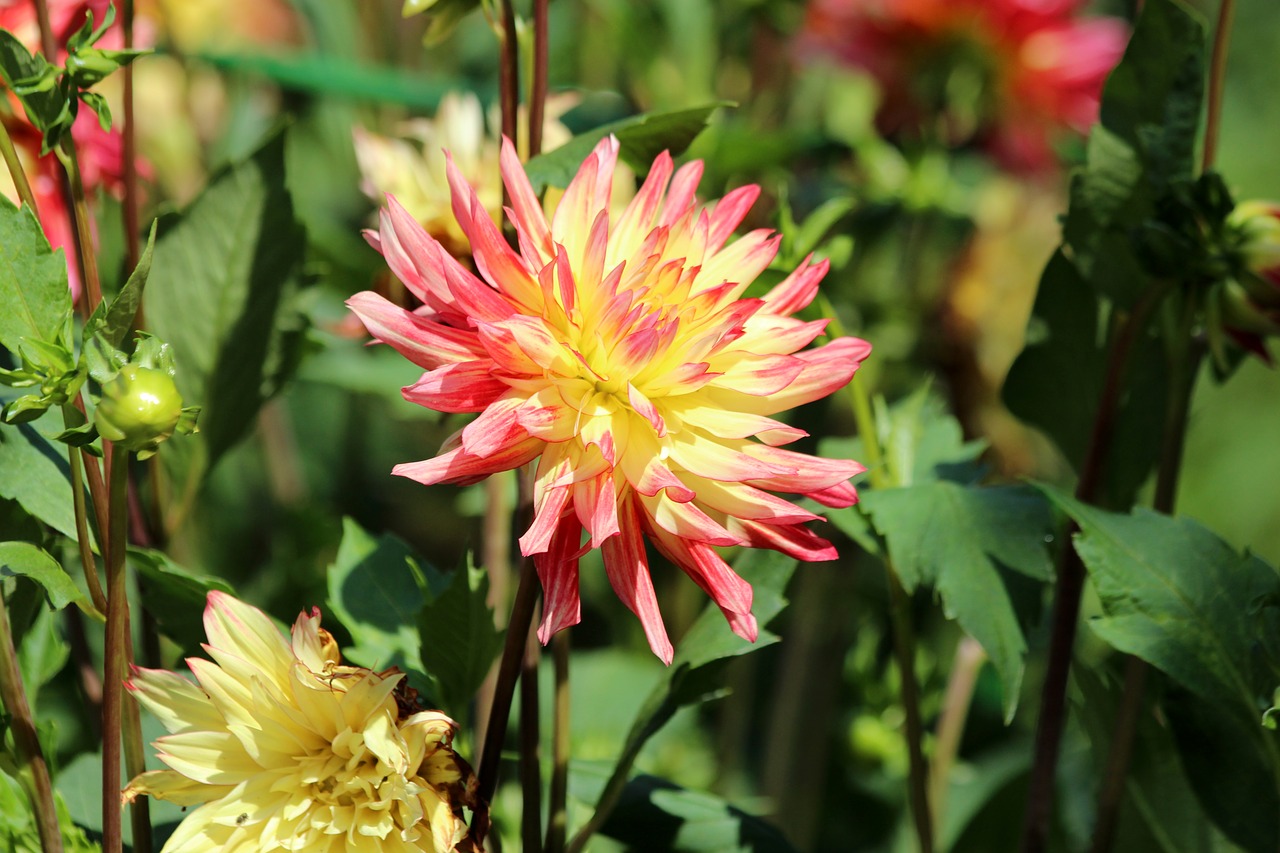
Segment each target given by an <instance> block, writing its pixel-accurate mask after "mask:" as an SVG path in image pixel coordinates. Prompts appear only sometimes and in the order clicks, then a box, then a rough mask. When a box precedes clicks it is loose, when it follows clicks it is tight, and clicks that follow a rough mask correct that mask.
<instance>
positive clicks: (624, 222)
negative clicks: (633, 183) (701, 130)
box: [609, 151, 673, 262]
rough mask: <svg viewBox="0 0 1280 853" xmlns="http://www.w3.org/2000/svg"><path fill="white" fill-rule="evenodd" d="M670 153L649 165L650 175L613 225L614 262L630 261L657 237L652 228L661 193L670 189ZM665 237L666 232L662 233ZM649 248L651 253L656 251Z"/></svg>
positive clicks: (611, 242) (660, 201) (664, 154)
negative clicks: (668, 187) (642, 247)
mask: <svg viewBox="0 0 1280 853" xmlns="http://www.w3.org/2000/svg"><path fill="white" fill-rule="evenodd" d="M672 168H673V166H672V162H671V154H670V153H668V152H666V151H663V152H662V153H661V154H659V155H658V157H657V159H655V160H654V161H653V165H652V166H650V167H649V174H648V176H647V177H646V178H645V179H644V184H642V185H641V187H640V190H639V192H637V193H636V194H635V196H634V197H633V198H632V199H631V201H630V202H629V203H628V204H627V207H626V210H624V211H623V212H622V216H621V217H620V218H619V219H618V223H617V226H616V227H615V228H614V237H613V240H611V241H610V244H611V246H612V247H615V248H614V249H613V251H614V254H611V255H610V256H609V259H610V260H611V261H614V262H617V261H630V260H632V259H633V257H634V255H635V253H636V252H637V248H638V247H640V246H642V244H644V243H645V242H647V240H650V239H656V238H657V237H658V232H657V231H656V230H655V229H654V228H653V218H654V216H655V215H656V214H657V212H658V207H659V205H661V204H662V195H663V193H664V192H665V191H666V189H667V181H668V180H670V178H671V172H672ZM663 237H664V239H665V235H663ZM653 251H654V249H653V248H652V247H650V248H649V249H648V252H653Z"/></svg>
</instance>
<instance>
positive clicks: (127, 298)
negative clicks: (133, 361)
mask: <svg viewBox="0 0 1280 853" xmlns="http://www.w3.org/2000/svg"><path fill="white" fill-rule="evenodd" d="M158 224H159V223H157V222H153V223H152V224H151V234H150V235H148V237H147V245H146V248H145V249H143V251H142V257H140V258H139V259H138V266H137V267H136V268H135V269H134V271H133V272H132V273H131V274H130V275H129V280H128V281H126V282H125V283H124V287H122V288H120V292H119V293H118V294H116V298H115V299H113V300H111V306H110V307H109V308H104V307H102V306H99V308H98V310H97V311H95V312H94V313H93V316H92V317H90V318H89V322H88V323H86V324H85V329H84V336H85V339H86V340H88V339H89V338H91V337H93V336H94V335H96V334H101V335H102V336H103V337H104V338H105V339H106V342H107V343H109V344H110V345H111V346H113V347H117V348H118V347H119V346H120V344H121V343H123V342H124V339H125V336H126V335H128V334H129V330H130V329H131V328H133V320H134V318H135V317H137V316H138V306H139V305H141V304H142V289H143V288H144V287H146V286H147V276H148V275H150V274H151V257H152V252H153V251H154V250H155V245H156V226H157V225H158Z"/></svg>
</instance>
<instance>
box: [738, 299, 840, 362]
mask: <svg viewBox="0 0 1280 853" xmlns="http://www.w3.org/2000/svg"><path fill="white" fill-rule="evenodd" d="M766 309H767V306H766V308H762V309H761V310H760V311H759V312H758V313H756V314H754V315H752V317H751V318H750V319H748V320H747V322H746V323H745V324H744V328H743V330H742V335H741V337H739V338H738V339H737V340H736V341H734V342H733V346H734V349H741V350H746V351H747V352H753V353H755V354H757V355H768V354H772V353H781V354H787V355H790V354H792V353H795V354H797V355H799V353H796V350H798V349H800V348H802V347H806V346H808V345H809V344H811V343H813V342H814V341H815V340H817V338H818V336H819V335H821V334H822V333H823V332H824V331H826V328H827V323H828V321H827V320H810V321H809V322H807V323H806V322H802V321H800V320H795V319H792V318H791V317H781V316H779V315H777V314H769V313H767V310H766Z"/></svg>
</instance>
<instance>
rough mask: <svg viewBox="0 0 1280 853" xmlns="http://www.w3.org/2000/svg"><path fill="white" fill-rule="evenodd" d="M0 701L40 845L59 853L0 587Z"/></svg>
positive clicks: (44, 768) (43, 766)
mask: <svg viewBox="0 0 1280 853" xmlns="http://www.w3.org/2000/svg"><path fill="white" fill-rule="evenodd" d="M0 702H3V704H4V707H5V710H6V711H7V712H8V714H9V731H11V732H12V733H13V744H14V747H15V749H16V751H17V757H18V769H19V779H20V780H21V782H22V783H23V785H22V786H23V787H24V788H26V792H27V797H28V798H29V799H30V800H31V807H32V809H33V810H34V812H35V818H36V832H37V833H38V834H39V836H40V848H41V849H42V850H44V851H46V853H62V832H61V830H59V829H58V812H57V809H56V808H55V807H54V802H53V781H52V779H50V777H49V765H48V764H47V763H45V760H44V752H43V751H42V750H41V749H40V739H39V737H38V736H37V735H36V726H35V720H34V719H33V718H32V716H31V706H30V705H29V704H28V703H27V693H26V690H25V688H23V686H22V672H21V670H19V669H18V652H17V649H15V648H14V646H13V629H12V628H11V626H10V625H9V610H8V605H7V604H5V600H4V588H3V587H2V586H0Z"/></svg>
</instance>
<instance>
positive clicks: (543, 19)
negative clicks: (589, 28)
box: [529, 0, 550, 157]
mask: <svg viewBox="0 0 1280 853" xmlns="http://www.w3.org/2000/svg"><path fill="white" fill-rule="evenodd" d="M548 2H549V0H533V86H532V87H531V89H530V91H529V156H530V157H537V156H538V154H540V153H541V152H542V125H543V123H544V121H545V116H546V110H547V54H548V51H549V42H550V35H549V26H550V25H549V23H548V19H547V4H548Z"/></svg>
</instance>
